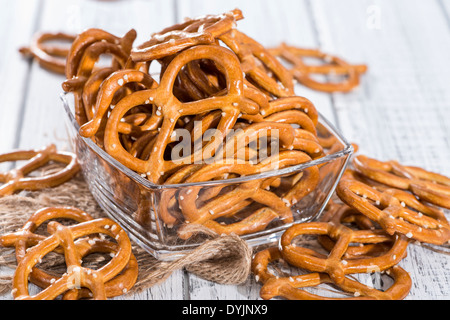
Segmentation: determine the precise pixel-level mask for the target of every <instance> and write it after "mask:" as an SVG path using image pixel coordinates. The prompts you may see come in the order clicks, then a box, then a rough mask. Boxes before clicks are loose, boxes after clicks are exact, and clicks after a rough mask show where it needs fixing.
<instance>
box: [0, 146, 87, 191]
mask: <svg viewBox="0 0 450 320" xmlns="http://www.w3.org/2000/svg"><path fill="white" fill-rule="evenodd" d="M20 160H26V162H25V163H24V164H22V165H20V166H18V167H16V168H14V169H12V170H10V171H7V172H1V173H0V183H3V184H2V185H0V196H5V195H11V194H13V193H15V192H16V191H20V190H31V191H34V190H41V189H45V188H51V187H56V186H58V185H60V184H62V183H64V182H66V181H68V180H69V179H71V178H72V177H73V176H74V175H75V174H76V173H77V172H78V171H79V164H78V162H77V159H76V156H75V155H74V154H72V153H69V152H63V151H57V149H56V146H55V145H53V144H50V145H48V146H46V147H45V148H42V149H40V150H17V151H12V152H8V153H4V154H1V155H0V162H6V161H20ZM49 162H57V163H62V164H65V165H66V166H65V167H64V168H63V169H61V170H59V171H57V172H52V173H49V174H44V175H41V176H29V174H30V173H31V172H33V171H35V170H37V169H39V168H41V167H43V166H45V165H46V164H48V163H49Z"/></svg>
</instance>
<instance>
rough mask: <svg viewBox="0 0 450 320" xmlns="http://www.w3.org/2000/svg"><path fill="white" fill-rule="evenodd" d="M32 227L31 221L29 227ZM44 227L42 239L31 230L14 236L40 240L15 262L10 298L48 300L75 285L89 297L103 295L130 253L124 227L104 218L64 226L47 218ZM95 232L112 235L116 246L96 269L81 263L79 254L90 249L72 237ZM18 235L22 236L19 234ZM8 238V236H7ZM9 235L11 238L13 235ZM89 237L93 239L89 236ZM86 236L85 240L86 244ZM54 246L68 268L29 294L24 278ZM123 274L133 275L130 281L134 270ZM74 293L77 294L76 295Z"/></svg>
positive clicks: (32, 240) (97, 298)
mask: <svg viewBox="0 0 450 320" xmlns="http://www.w3.org/2000/svg"><path fill="white" fill-rule="evenodd" d="M62 210H64V209H62ZM57 211H60V210H57ZM46 213H47V216H49V214H48V213H50V216H52V212H51V211H49V212H46ZM64 216H65V214H64V213H63V214H62V217H64ZM68 216H70V217H73V215H72V214H68ZM78 219H79V218H78ZM32 228H33V226H32V222H31V229H32ZM47 231H48V232H49V234H50V236H48V237H46V238H45V239H41V238H40V237H38V238H37V239H36V237H35V236H33V235H32V234H31V240H27V238H26V231H24V233H23V234H21V233H20V232H19V233H18V234H16V236H18V237H19V241H25V243H27V242H28V243H30V242H31V243H34V242H35V241H36V240H40V241H39V242H38V243H36V244H35V245H34V246H32V247H31V248H29V249H28V250H27V252H26V254H25V256H23V258H22V259H21V260H20V261H19V262H18V265H17V269H16V272H15V274H14V278H13V288H14V289H13V296H14V298H15V299H19V300H49V299H50V300H52V299H55V298H57V297H58V296H60V295H62V294H65V293H66V292H67V291H70V290H72V289H77V286H79V287H81V288H87V289H88V290H89V292H90V293H91V294H92V297H93V299H96V300H104V299H106V298H107V293H106V289H105V284H106V283H108V281H111V280H113V279H114V278H115V277H116V276H117V275H118V274H120V273H121V272H122V271H123V270H124V269H125V268H126V267H127V265H128V263H129V262H130V258H131V256H132V252H131V243H130V240H129V238H128V236H127V234H126V233H125V231H124V230H122V228H121V227H120V226H119V225H118V224H117V223H116V222H114V221H112V220H110V219H106V218H102V219H95V220H88V221H84V222H81V223H79V224H75V225H71V226H64V225H62V224H60V223H58V222H56V221H50V222H49V223H48V224H47ZM95 234H103V235H105V236H109V237H111V238H112V239H115V241H116V242H117V247H115V248H113V249H112V250H113V251H114V252H115V255H114V257H112V259H111V260H110V261H109V262H108V263H106V264H105V265H104V266H102V267H101V268H99V269H97V270H92V269H89V268H86V267H83V266H82V265H81V262H82V261H81V258H82V257H83V255H85V254H86V253H87V252H88V251H89V250H90V249H89V248H88V247H87V246H86V243H84V244H85V245H84V246H81V245H79V244H78V245H77V244H76V240H77V239H80V238H85V237H88V238H89V237H91V236H92V235H95ZM22 235H23V236H24V238H22V237H21V236H22ZM9 238H11V236H10V237H9ZM12 238H14V235H13V236H12ZM33 238H34V239H33ZM89 240H91V241H95V240H94V239H92V238H91V239H89ZM89 240H88V243H87V244H89ZM29 241H30V242H29ZM58 248H60V249H59V250H62V252H63V253H64V256H65V260H66V265H67V268H68V271H67V273H65V274H63V275H62V276H61V277H60V278H58V279H55V280H54V281H51V282H52V283H51V285H49V286H47V287H46V288H44V289H43V290H42V291H41V292H39V293H37V294H36V295H33V296H30V294H29V292H28V278H29V276H30V273H31V272H32V270H34V269H33V268H34V267H35V266H36V265H37V264H38V262H39V261H40V260H41V259H42V258H43V257H45V255H47V254H48V253H50V252H52V251H54V250H57V249H58ZM110 249H111V248H110ZM110 249H108V248H101V249H100V250H104V251H110ZM115 249H117V250H115ZM86 250H87V251H86ZM132 267H133V268H134V270H136V269H135V268H136V264H135V263H134V262H133V266H132ZM126 274H127V276H128V277H129V276H131V277H134V280H132V281H130V282H132V283H133V284H134V281H135V272H127V273H126ZM133 274H134V276H133ZM111 285H112V286H113V287H114V286H116V285H119V284H118V283H117V282H115V281H114V280H113V282H112V283H111ZM123 289H126V288H123ZM111 290H112V291H116V288H112V289H111ZM122 292H125V291H122ZM73 295H74V293H69V296H73ZM76 296H77V297H78V295H76Z"/></svg>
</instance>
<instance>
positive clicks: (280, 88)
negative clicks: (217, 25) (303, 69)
mask: <svg viewBox="0 0 450 320" xmlns="http://www.w3.org/2000/svg"><path fill="white" fill-rule="evenodd" d="M219 39H220V40H222V41H223V42H224V43H225V44H226V45H227V46H228V47H229V48H230V49H231V50H232V51H233V52H234V53H236V55H237V56H238V57H239V60H240V61H241V64H242V71H243V72H244V73H245V74H246V76H248V77H249V79H251V81H250V82H253V83H254V84H255V85H256V86H257V87H259V88H261V89H262V90H263V91H264V92H267V93H268V94H271V95H274V96H275V97H286V96H292V95H294V87H293V86H294V85H293V81H292V75H291V74H290V73H289V71H288V70H287V69H286V68H284V66H283V65H281V63H280V62H279V61H278V60H277V59H276V58H275V57H274V56H272V54H271V53H270V52H269V51H268V50H267V49H266V48H265V47H264V46H263V45H261V44H260V43H258V42H257V41H255V40H254V39H252V38H250V37H249V36H247V35H246V34H244V33H242V32H240V31H238V30H236V29H233V30H231V31H229V32H227V33H225V34H223V35H222V36H220V37H219Z"/></svg>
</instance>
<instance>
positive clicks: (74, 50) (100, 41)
mask: <svg viewBox="0 0 450 320" xmlns="http://www.w3.org/2000/svg"><path fill="white" fill-rule="evenodd" d="M135 39H136V31H135V30H133V29H132V30H130V31H129V32H127V33H126V34H125V35H124V36H123V37H122V38H120V37H117V36H115V35H113V34H111V33H109V32H106V31H104V30H101V29H95V28H92V29H88V30H86V31H84V32H82V33H80V34H79V35H78V36H77V37H76V38H75V40H74V41H73V43H72V46H71V47H70V50H69V52H68V54H67V62H66V72H65V73H66V78H67V80H66V81H64V83H63V84H62V87H63V89H64V91H66V92H73V93H74V99H75V118H76V120H77V122H78V124H79V125H82V124H84V123H85V122H86V121H88V120H90V119H91V118H92V116H93V114H92V110H91V109H89V108H88V107H87V106H85V105H84V103H83V97H82V91H83V86H84V85H85V83H86V81H88V79H89V77H90V76H91V75H92V73H93V71H94V67H95V64H96V63H97V61H98V60H99V58H100V56H101V55H102V54H108V55H112V57H113V59H112V62H111V65H110V67H112V68H114V69H118V68H124V67H125V66H127V62H128V60H129V59H128V58H129V54H130V51H131V47H132V45H133V42H134V40H135Z"/></svg>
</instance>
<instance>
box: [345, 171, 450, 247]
mask: <svg viewBox="0 0 450 320" xmlns="http://www.w3.org/2000/svg"><path fill="white" fill-rule="evenodd" d="M336 192H337V194H338V196H339V198H341V200H342V201H343V202H345V203H346V204H347V205H348V206H350V207H352V208H354V209H356V210H358V212H360V213H362V214H364V215H365V216H367V217H368V218H369V219H371V220H373V221H375V222H377V223H378V224H379V225H380V226H381V227H382V228H383V229H384V230H385V231H386V232H387V233H389V234H394V233H398V234H402V235H405V236H406V237H408V238H412V239H415V240H417V241H419V242H425V243H432V244H437V245H442V244H444V243H445V242H447V241H448V240H449V239H450V238H449V237H450V226H449V223H448V221H447V219H446V218H445V215H444V213H443V212H442V211H441V210H439V209H437V208H434V207H431V206H428V205H426V204H424V203H422V202H420V201H419V200H417V199H416V197H415V196H414V195H412V194H410V193H408V192H405V191H402V190H398V189H385V190H383V191H381V192H380V191H377V190H376V189H374V188H373V187H371V186H369V185H367V184H365V183H363V182H361V181H358V180H355V179H351V178H346V179H343V180H342V179H341V181H340V182H339V184H338V187H337V189H336Z"/></svg>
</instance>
